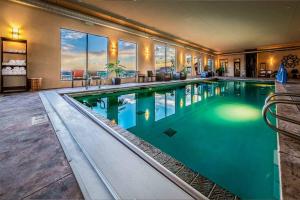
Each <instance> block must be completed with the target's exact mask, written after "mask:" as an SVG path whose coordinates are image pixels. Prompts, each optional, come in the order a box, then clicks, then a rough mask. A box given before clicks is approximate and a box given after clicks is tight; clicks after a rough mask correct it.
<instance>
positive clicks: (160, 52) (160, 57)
mask: <svg viewBox="0 0 300 200" xmlns="http://www.w3.org/2000/svg"><path fill="white" fill-rule="evenodd" d="M165 66H166V46H163V45H155V69H159V68H161V67H165Z"/></svg>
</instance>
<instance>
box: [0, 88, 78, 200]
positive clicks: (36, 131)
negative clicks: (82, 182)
mask: <svg viewBox="0 0 300 200" xmlns="http://www.w3.org/2000/svg"><path fill="white" fill-rule="evenodd" d="M46 114H47V113H46V111H45V109H44V106H43V104H42V102H41V100H40V98H39V95H38V93H20V94H11V95H6V96H3V95H2V96H0V163H1V164H0V199H14V200H15V199H83V196H82V194H81V191H80V189H79V186H78V184H77V182H76V179H75V177H74V175H73V172H72V170H71V168H70V166H69V164H68V162H67V159H66V157H65V155H64V152H63V150H62V148H61V146H60V143H59V141H58V139H57V138H56V135H55V133H54V131H53V128H52V126H51V124H50V122H49V120H48V118H47V115H46Z"/></svg>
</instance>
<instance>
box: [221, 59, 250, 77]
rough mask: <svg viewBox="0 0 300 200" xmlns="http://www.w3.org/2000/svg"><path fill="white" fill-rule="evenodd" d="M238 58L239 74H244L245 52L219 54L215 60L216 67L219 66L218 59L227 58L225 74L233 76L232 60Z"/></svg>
mask: <svg viewBox="0 0 300 200" xmlns="http://www.w3.org/2000/svg"><path fill="white" fill-rule="evenodd" d="M238 58H239V59H240V61H241V76H243V75H245V74H246V61H245V54H237V55H226V56H223V55H219V56H217V60H216V69H218V68H219V67H220V59H227V60H228V67H227V72H226V73H225V76H234V66H233V64H234V60H235V59H238Z"/></svg>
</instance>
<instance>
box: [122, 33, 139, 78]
mask: <svg viewBox="0 0 300 200" xmlns="http://www.w3.org/2000/svg"><path fill="white" fill-rule="evenodd" d="M120 41H122V42H128V43H133V44H135V46H136V51H135V65H136V66H135V73H136V74H137V72H138V52H139V45H138V43H137V42H135V41H131V40H124V39H118V44H117V45H118V52H117V61H119V47H120V46H119V43H120ZM120 64H121V63H120ZM135 76H136V75H135ZM126 78H134V77H121V79H126Z"/></svg>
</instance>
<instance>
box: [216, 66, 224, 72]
mask: <svg viewBox="0 0 300 200" xmlns="http://www.w3.org/2000/svg"><path fill="white" fill-rule="evenodd" d="M216 72H217V73H221V74H223V73H224V72H225V68H224V67H223V66H221V67H219V68H218V69H217V70H216Z"/></svg>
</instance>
